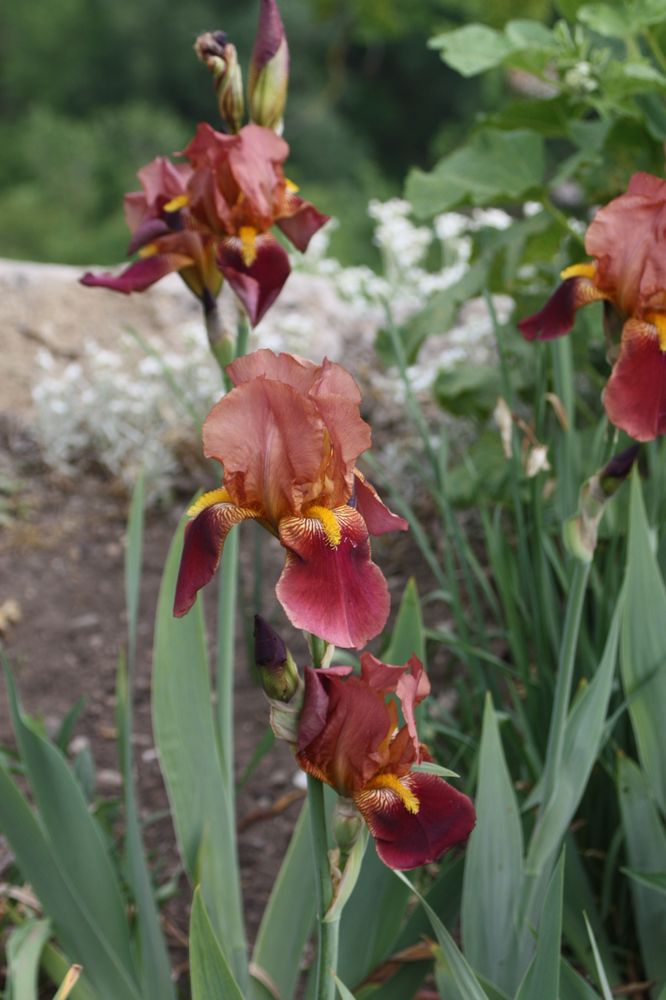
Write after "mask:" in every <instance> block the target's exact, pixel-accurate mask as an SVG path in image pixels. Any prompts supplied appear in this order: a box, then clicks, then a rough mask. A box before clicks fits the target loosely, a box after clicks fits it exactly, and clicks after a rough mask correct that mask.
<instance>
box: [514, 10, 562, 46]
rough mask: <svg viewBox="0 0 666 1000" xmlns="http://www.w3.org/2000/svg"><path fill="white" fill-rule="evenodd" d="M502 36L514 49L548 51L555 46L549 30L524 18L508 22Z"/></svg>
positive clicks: (539, 23) (536, 22) (538, 22)
mask: <svg viewBox="0 0 666 1000" xmlns="http://www.w3.org/2000/svg"><path fill="white" fill-rule="evenodd" d="M504 34H505V35H506V37H507V39H508V41H509V42H510V43H511V45H512V46H513V48H515V49H528V48H529V49H550V48H552V47H553V46H554V44H555V40H554V38H553V33H552V31H551V30H550V28H547V27H546V26H545V24H541V22H540V21H533V20H531V19H530V18H526V17H519V18H516V20H515V21H509V22H508V24H507V25H506V27H505V28H504Z"/></svg>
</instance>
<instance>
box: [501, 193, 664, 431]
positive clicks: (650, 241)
mask: <svg viewBox="0 0 666 1000" xmlns="http://www.w3.org/2000/svg"><path fill="white" fill-rule="evenodd" d="M585 249H586V250H587V252H588V254H589V255H590V256H591V257H593V258H594V262H590V263H583V264H574V265H573V266H572V267H568V268H566V269H565V270H564V271H563V272H562V278H563V279H564V280H563V283H562V284H561V285H560V286H559V288H558V289H557V290H556V292H555V293H554V295H553V296H552V297H551V298H550V299H549V301H548V302H547V303H546V305H545V306H544V308H543V309H541V310H540V312H537V313H535V314H534V315H533V316H529V317H527V318H526V319H524V320H522V321H521V322H520V323H519V324H518V326H519V328H520V330H521V332H522V333H523V335H524V336H525V337H526V338H527V339H528V340H534V339H539V340H549V339H551V338H553V337H559V336H561V335H562V334H565V333H568V332H569V330H570V329H571V327H572V326H573V322H574V316H575V312H576V310H577V309H579V308H580V307H581V306H584V305H586V304H587V303H588V302H597V301H600V300H603V301H605V302H607V303H609V304H610V306H612V307H613V308H614V309H615V310H617V312H618V313H619V315H620V317H621V320H622V323H623V327H622V336H621V341H620V348H619V355H618V357H617V360H616V361H615V364H614V366H613V370H612V373H611V376H610V379H609V380H608V384H607V385H606V388H605V390H604V405H605V407H606V412H607V414H608V418H609V420H610V421H611V422H612V423H613V424H615V425H616V426H617V427H620V428H621V429H622V430H624V431H626V432H627V434H629V435H630V436H631V437H634V438H636V439H637V440H638V441H649V440H651V439H652V438H655V437H657V436H659V435H660V434H664V433H666V181H663V180H660V178H658V177H653V176H652V175H651V174H644V173H639V174H634V176H633V177H632V178H631V181H630V183H629V187H628V189H627V191H626V193H625V194H623V195H621V196H620V197H619V198H615V199H614V200H613V201H611V202H610V203H609V204H608V205H606V206H605V207H604V208H601V209H599V211H598V212H597V213H596V215H595V217H594V219H593V220H592V223H591V224H590V226H589V228H588V230H587V233H586V236H585Z"/></svg>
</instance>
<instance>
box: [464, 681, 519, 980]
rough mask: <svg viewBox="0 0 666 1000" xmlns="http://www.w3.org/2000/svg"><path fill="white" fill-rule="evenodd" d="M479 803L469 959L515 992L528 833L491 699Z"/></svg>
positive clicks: (472, 854)
mask: <svg viewBox="0 0 666 1000" xmlns="http://www.w3.org/2000/svg"><path fill="white" fill-rule="evenodd" d="M475 805H476V814H477V821H476V826H475V828H474V830H473V831H472V835H471V837H470V839H469V842H468V845H467V849H466V852H465V877H464V880H463V898H462V918H461V919H462V937H463V944H464V948H465V955H466V956H467V958H468V959H469V961H470V962H471V964H472V966H473V967H474V968H475V969H476V970H477V971H478V972H479V973H481V974H482V975H483V976H485V977H486V978H487V979H488V980H490V982H492V983H494V984H495V985H497V986H498V987H500V988H501V989H503V990H505V991H506V992H508V993H513V992H514V991H515V988H516V986H517V985H518V982H519V981H520V969H519V968H518V964H517V961H516V950H515V948H516V942H517V931H516V915H517V907H518V899H519V897H520V892H521V883H522V860H523V833H522V824H521V821H520V814H519V811H518V804H517V802H516V796H515V794H514V791H513V785H512V782H511V776H510V775H509V771H508V769H507V766H506V761H505V759H504V752H503V749H502V742H501V739H500V734H499V728H498V725H497V716H496V715H495V711H494V709H493V705H492V701H491V699H490V695H487V696H486V704H485V708H484V713H483V730H482V734H481V749H480V756H479V783H478V787H477V792H476V796H475Z"/></svg>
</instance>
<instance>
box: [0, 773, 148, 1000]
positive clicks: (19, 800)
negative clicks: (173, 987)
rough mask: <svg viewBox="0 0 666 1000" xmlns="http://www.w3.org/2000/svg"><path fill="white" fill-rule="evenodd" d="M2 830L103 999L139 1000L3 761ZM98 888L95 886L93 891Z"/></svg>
mask: <svg viewBox="0 0 666 1000" xmlns="http://www.w3.org/2000/svg"><path fill="white" fill-rule="evenodd" d="M0 829H2V831H3V834H4V836H5V837H6V838H7V840H8V842H9V844H10V845H11V848H12V850H13V852H14V854H15V856H16V862H17V865H18V867H19V869H20V871H21V873H22V875H23V877H24V878H25V879H26V880H27V881H28V882H30V884H31V885H32V887H33V889H34V890H35V892H36V894H37V896H38V898H39V900H40V902H41V904H42V906H43V907H44V911H45V912H46V913H48V914H49V916H50V917H51V919H52V921H53V926H54V931H55V933H56V934H57V936H58V939H59V940H60V941H61V942H62V945H63V947H64V948H65V950H66V951H67V952H68V954H69V955H70V956H73V957H75V958H76V959H77V960H78V961H80V962H81V964H82V965H83V966H84V967H85V969H86V974H87V976H88V978H89V981H90V984H91V986H92V987H93V988H94V989H95V990H96V991H97V992H98V993H99V996H100V997H123V1000H125V998H127V1000H141V997H140V994H139V991H138V988H137V985H136V982H135V981H134V979H133V977H132V974H131V971H130V969H128V968H127V967H126V966H124V965H123V961H122V959H121V958H120V957H119V956H118V955H117V954H116V953H115V952H114V950H113V948H112V947H111V945H110V943H109V941H108V940H107V938H106V936H105V933H104V930H103V929H101V928H100V927H99V925H98V924H97V922H96V921H94V920H93V919H92V916H91V913H90V910H89V909H88V907H87V905H86V901H85V900H84V899H82V898H81V897H80V895H79V893H78V890H77V888H76V887H75V886H74V885H73V884H72V883H71V881H70V879H69V877H68V874H67V873H66V871H65V870H64V868H63V867H62V866H61V859H60V856H59V854H58V853H57V852H56V850H55V849H54V847H53V845H52V844H51V843H50V841H49V839H48V838H47V835H46V833H45V830H44V828H43V827H42V825H41V823H40V822H39V821H38V820H37V818H36V816H35V815H34V813H33V812H32V810H31V808H30V807H29V805H28V804H27V802H26V801H25V799H24V798H23V796H22V795H21V793H20V792H19V790H18V788H16V786H15V785H14V783H13V782H12V780H11V778H10V776H9V774H8V772H7V770H6V769H5V768H4V767H3V766H2V764H1V763H0ZM95 888H96V886H95V883H94V882H93V883H92V885H91V886H90V890H91V891H94V890H95Z"/></svg>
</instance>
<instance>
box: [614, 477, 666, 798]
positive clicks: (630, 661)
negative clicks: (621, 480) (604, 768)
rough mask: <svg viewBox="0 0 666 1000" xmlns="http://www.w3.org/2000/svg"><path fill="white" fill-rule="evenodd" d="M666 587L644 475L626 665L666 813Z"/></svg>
mask: <svg viewBox="0 0 666 1000" xmlns="http://www.w3.org/2000/svg"><path fill="white" fill-rule="evenodd" d="M664 621H666V588H665V587H664V582H663V580H662V578H661V574H660V572H659V567H658V564H657V560H656V556H655V554H654V552H653V550H652V545H651V542H650V528H649V526H648V522H647V516H646V513H645V505H644V503H643V494H642V490H641V483H640V478H639V476H638V474H637V472H636V470H634V473H633V475H632V481H631V505H630V513H629V546H628V555H627V570H626V582H625V603H624V618H623V623H622V636H621V645H620V666H621V671H622V683H623V685H624V692H625V695H626V697H627V700H628V701H629V715H630V717H631V722H632V726H633V730H634V735H635V737H636V744H637V746H638V754H639V757H640V761H641V764H642V766H643V768H644V770H645V773H646V776H647V778H648V781H649V784H650V788H651V789H652V791H653V794H654V795H655V796H656V799H657V802H658V803H659V805H660V807H661V810H662V812H663V813H666V741H664V719H666V631H665V630H664V627H663V623H664Z"/></svg>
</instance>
